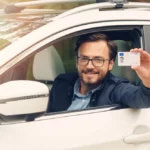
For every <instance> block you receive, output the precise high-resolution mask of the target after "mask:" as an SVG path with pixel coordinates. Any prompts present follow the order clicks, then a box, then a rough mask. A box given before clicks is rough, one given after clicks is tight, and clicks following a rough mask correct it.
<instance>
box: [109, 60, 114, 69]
mask: <svg viewBox="0 0 150 150" xmlns="http://www.w3.org/2000/svg"><path fill="white" fill-rule="evenodd" d="M113 66H114V60H113V59H112V60H110V61H109V66H108V69H109V71H111V70H112V68H113Z"/></svg>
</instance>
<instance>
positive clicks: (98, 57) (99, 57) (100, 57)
mask: <svg viewBox="0 0 150 150" xmlns="http://www.w3.org/2000/svg"><path fill="white" fill-rule="evenodd" d="M81 57H85V58H89V57H88V56H85V55H81ZM93 58H97V59H104V57H102V56H94V57H93Z"/></svg>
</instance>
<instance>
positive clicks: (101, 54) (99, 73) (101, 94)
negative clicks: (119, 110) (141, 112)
mask: <svg viewBox="0 0 150 150" xmlns="http://www.w3.org/2000/svg"><path fill="white" fill-rule="evenodd" d="M131 51H132V52H140V56H141V65H140V66H132V69H134V70H135V71H136V73H137V75H138V76H139V78H140V79H141V81H142V83H141V85H140V86H134V85H132V84H130V83H129V81H128V80H126V79H122V78H118V77H115V76H114V75H112V74H111V73H110V71H111V69H112V68H113V65H114V61H115V58H116V55H117V46H116V45H115V43H113V42H112V41H110V40H109V39H108V37H107V36H106V35H104V34H100V33H99V34H98V33H97V34H88V35H83V36H81V37H80V38H79V39H78V41H77V44H76V48H75V52H76V68H77V70H78V74H77V73H71V74H62V75H59V76H58V77H57V78H56V79H55V81H54V84H53V87H52V89H51V93H50V103H49V107H48V112H57V111H64V110H78V109H85V108H88V107H95V106H104V105H112V104H120V105H122V106H127V107H132V108H145V107H150V54H148V53H147V52H145V51H143V50H142V49H137V48H135V49H132V50H131Z"/></svg>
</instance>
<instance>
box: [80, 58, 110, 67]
mask: <svg viewBox="0 0 150 150" xmlns="http://www.w3.org/2000/svg"><path fill="white" fill-rule="evenodd" d="M79 58H84V57H79V56H78V57H77V60H78V59H79ZM86 59H87V63H86V64H85V65H81V64H80V63H79V62H78V64H79V65H81V66H86V65H88V63H89V61H91V62H92V65H93V66H95V67H103V65H104V63H105V61H107V60H108V61H110V59H101V60H102V61H103V63H102V65H100V66H97V65H94V63H93V60H94V59H95V58H92V59H91V58H86Z"/></svg>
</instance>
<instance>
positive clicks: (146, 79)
mask: <svg viewBox="0 0 150 150" xmlns="http://www.w3.org/2000/svg"><path fill="white" fill-rule="evenodd" d="M130 51H131V52H139V53H140V59H141V65H140V66H132V67H131V68H132V69H134V70H135V71H136V73H137V75H138V76H139V78H140V79H141V80H142V82H143V84H144V86H146V87H147V88H150V54H149V53H148V52H146V51H143V50H142V49H138V48H135V49H131V50H130Z"/></svg>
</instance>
